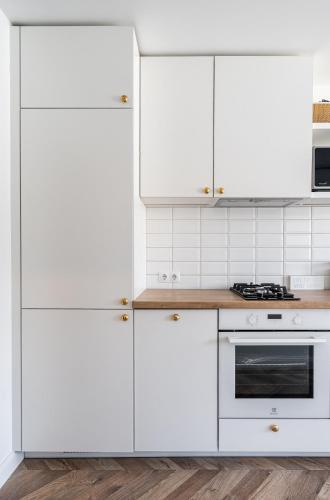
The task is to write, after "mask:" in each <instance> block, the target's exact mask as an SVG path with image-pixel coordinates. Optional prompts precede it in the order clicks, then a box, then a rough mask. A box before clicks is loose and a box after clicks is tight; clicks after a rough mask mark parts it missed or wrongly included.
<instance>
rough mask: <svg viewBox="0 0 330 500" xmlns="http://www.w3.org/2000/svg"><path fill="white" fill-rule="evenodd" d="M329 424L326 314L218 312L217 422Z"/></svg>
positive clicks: (329, 320) (329, 359) (329, 317)
mask: <svg viewBox="0 0 330 500" xmlns="http://www.w3.org/2000/svg"><path fill="white" fill-rule="evenodd" d="M274 416H276V417H277V418H329V417H330V311H327V310H294V309H287V310H286V309H284V310H282V309H270V310H266V309H255V310H251V309H239V310H228V309H227V310H220V312H219V417H220V418H267V417H269V418H272V417H274Z"/></svg>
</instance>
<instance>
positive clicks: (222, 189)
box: [217, 187, 225, 194]
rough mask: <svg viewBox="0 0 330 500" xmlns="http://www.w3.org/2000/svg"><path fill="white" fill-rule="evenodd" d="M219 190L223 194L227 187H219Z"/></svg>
mask: <svg viewBox="0 0 330 500" xmlns="http://www.w3.org/2000/svg"><path fill="white" fill-rule="evenodd" d="M217 192H218V193H219V194H223V193H224V192H225V188H224V187H219V188H218V189H217Z"/></svg>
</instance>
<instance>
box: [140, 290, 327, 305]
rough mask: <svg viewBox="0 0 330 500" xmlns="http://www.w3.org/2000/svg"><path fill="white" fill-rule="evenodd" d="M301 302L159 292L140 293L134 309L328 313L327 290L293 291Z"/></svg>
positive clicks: (224, 293)
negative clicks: (264, 310)
mask: <svg viewBox="0 0 330 500" xmlns="http://www.w3.org/2000/svg"><path fill="white" fill-rule="evenodd" d="M294 294H295V296H296V297H300V298H301V300H291V301H290V300H274V301H271V300H269V301H268V300H267V301H266V300H264V301H263V300H245V299H242V298H241V297H239V296H238V295H236V294H234V293H233V292H231V291H230V290H159V289H150V290H145V291H144V292H142V293H141V294H140V295H139V296H138V297H137V298H136V299H135V300H133V309H330V290H303V291H300V290H295V291H294Z"/></svg>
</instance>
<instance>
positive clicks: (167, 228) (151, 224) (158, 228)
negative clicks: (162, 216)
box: [147, 220, 172, 234]
mask: <svg viewBox="0 0 330 500" xmlns="http://www.w3.org/2000/svg"><path fill="white" fill-rule="evenodd" d="M167 233H172V221H170V220H147V234H167Z"/></svg>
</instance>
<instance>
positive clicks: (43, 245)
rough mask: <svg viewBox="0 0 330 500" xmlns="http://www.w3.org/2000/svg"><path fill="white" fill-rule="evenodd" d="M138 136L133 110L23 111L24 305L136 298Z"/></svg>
mask: <svg viewBox="0 0 330 500" xmlns="http://www.w3.org/2000/svg"><path fill="white" fill-rule="evenodd" d="M132 138H133V125H132V110H125V111H122V110H106V109H102V110H101V109H98V110H91V109H89V110H87V109H76V110H73V109H70V110H66V109H51V110H46V109H36V110H32V109H25V110H22V138H21V154H22V157H21V183H22V186H21V187H22V194H21V195H22V303H23V307H36V308H44V307H46V308H56V307H57V308H87V309H88V308H91V309H93V308H101V309H102V308H109V309H116V308H118V307H123V306H121V304H120V299H121V297H127V298H129V299H131V294H132V246H133V243H132V203H133V202H132V199H133V194H132V182H133V180H132V177H133V176H132V169H133V167H132V165H133V159H132V157H133V139H132ZM126 307H127V306H126Z"/></svg>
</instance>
